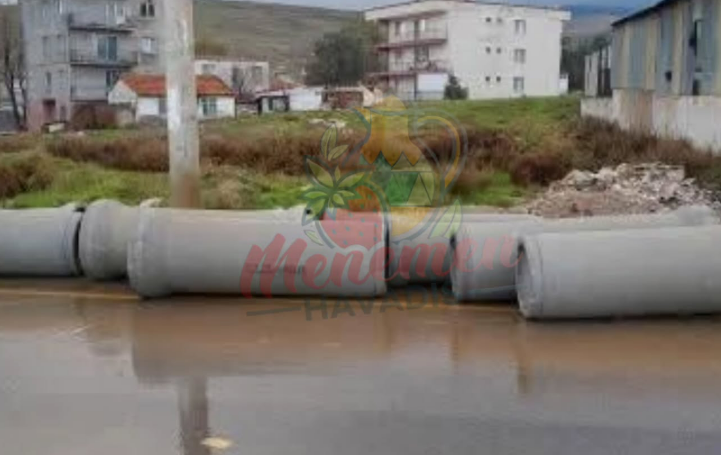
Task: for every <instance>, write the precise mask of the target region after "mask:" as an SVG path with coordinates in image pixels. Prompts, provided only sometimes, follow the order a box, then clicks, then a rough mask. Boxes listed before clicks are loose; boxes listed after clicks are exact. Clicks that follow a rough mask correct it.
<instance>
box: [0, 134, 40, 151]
mask: <svg viewBox="0 0 721 455" xmlns="http://www.w3.org/2000/svg"><path fill="white" fill-rule="evenodd" d="M38 144H39V141H38V136H35V135H32V134H12V135H9V136H1V137H0V153H15V152H22V151H23V150H30V149H32V148H35V147H36V146H37V145H38Z"/></svg>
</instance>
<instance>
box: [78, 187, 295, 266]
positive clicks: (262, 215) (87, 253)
mask: <svg viewBox="0 0 721 455" xmlns="http://www.w3.org/2000/svg"><path fill="white" fill-rule="evenodd" d="M158 204H159V201H158V200H149V201H146V202H144V203H143V204H141V207H156V206H157V205H158ZM199 213H203V212H199ZM138 216H139V208H138V207H131V206H127V205H124V204H122V203H120V202H117V201H111V200H100V201H96V202H94V203H92V204H91V205H90V206H89V207H88V208H87V209H86V211H85V216H84V217H83V222H82V226H81V230H80V262H81V264H82V266H83V271H84V272H85V275H86V276H88V277H89V278H92V279H94V280H119V279H123V278H125V277H126V276H127V269H128V256H127V249H128V242H129V241H130V239H131V237H132V235H133V233H134V232H135V228H136V225H137V222H138ZM189 216H191V215H189ZM217 216H228V217H231V218H247V219H260V220H278V221H287V222H291V221H294V222H297V223H298V225H300V223H301V222H302V217H303V213H302V211H299V210H247V211H232V212H231V211H227V212H226V211H223V212H217Z"/></svg>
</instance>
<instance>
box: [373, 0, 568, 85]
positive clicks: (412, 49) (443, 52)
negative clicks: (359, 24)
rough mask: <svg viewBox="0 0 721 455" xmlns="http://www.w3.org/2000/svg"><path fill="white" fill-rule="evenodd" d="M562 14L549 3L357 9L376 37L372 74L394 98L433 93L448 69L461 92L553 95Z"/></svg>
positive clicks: (442, 0) (427, 3)
mask: <svg viewBox="0 0 721 455" xmlns="http://www.w3.org/2000/svg"><path fill="white" fill-rule="evenodd" d="M570 17H571V16H570V13H568V12H566V11H562V10H558V9H554V8H538V7H528V6H512V5H506V4H492V3H487V4H486V3H478V2H473V1H465V0H421V1H414V2H408V3H399V4H396V5H390V6H384V7H379V8H373V9H370V10H367V11H366V12H365V18H366V20H368V21H374V22H376V23H377V24H378V27H379V30H380V35H381V37H382V38H381V39H382V42H381V43H380V44H379V45H378V48H377V50H378V52H379V53H380V55H381V66H382V69H381V71H380V72H378V73H376V74H374V75H373V76H374V77H375V79H376V80H377V81H378V82H379V83H380V84H381V85H382V86H385V88H387V89H388V90H389V91H391V92H394V93H395V94H396V95H397V96H399V97H400V98H402V99H438V98H442V97H443V90H444V87H445V85H446V83H447V81H448V76H449V75H451V74H452V75H455V76H456V77H457V78H458V79H459V81H460V83H461V85H463V86H464V87H466V88H468V92H469V98H471V99H484V98H512V97H521V96H556V95H559V94H560V93H561V92H562V89H561V74H560V72H561V71H560V67H561V33H562V31H563V23H564V22H565V21H567V20H569V19H570Z"/></svg>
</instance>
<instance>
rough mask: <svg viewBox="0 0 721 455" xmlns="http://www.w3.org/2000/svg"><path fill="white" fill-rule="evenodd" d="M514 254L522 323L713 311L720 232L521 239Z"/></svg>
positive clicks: (720, 302)
mask: <svg viewBox="0 0 721 455" xmlns="http://www.w3.org/2000/svg"><path fill="white" fill-rule="evenodd" d="M519 250H520V252H521V254H522V256H521V260H520V263H519V266H518V270H517V280H518V298H519V302H520V307H521V312H522V313H523V315H524V316H525V317H527V318H531V319H549V318H553V319H562V318H595V317H620V316H645V315H692V314H707V313H719V312H721V280H720V279H719V277H721V226H700V227H699V226H697V227H683V228H664V229H646V230H636V231H608V232H599V231H597V232H578V233H565V234H558V233H549V234H539V235H529V236H524V237H523V238H522V240H521V242H520V246H519Z"/></svg>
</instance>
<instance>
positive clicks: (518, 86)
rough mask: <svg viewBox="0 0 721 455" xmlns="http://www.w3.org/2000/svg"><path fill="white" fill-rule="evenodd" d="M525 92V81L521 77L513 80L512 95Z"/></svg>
mask: <svg viewBox="0 0 721 455" xmlns="http://www.w3.org/2000/svg"><path fill="white" fill-rule="evenodd" d="M525 90H526V80H525V79H524V78H522V77H514V78H513V91H514V93H523V92H524V91H525Z"/></svg>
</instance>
